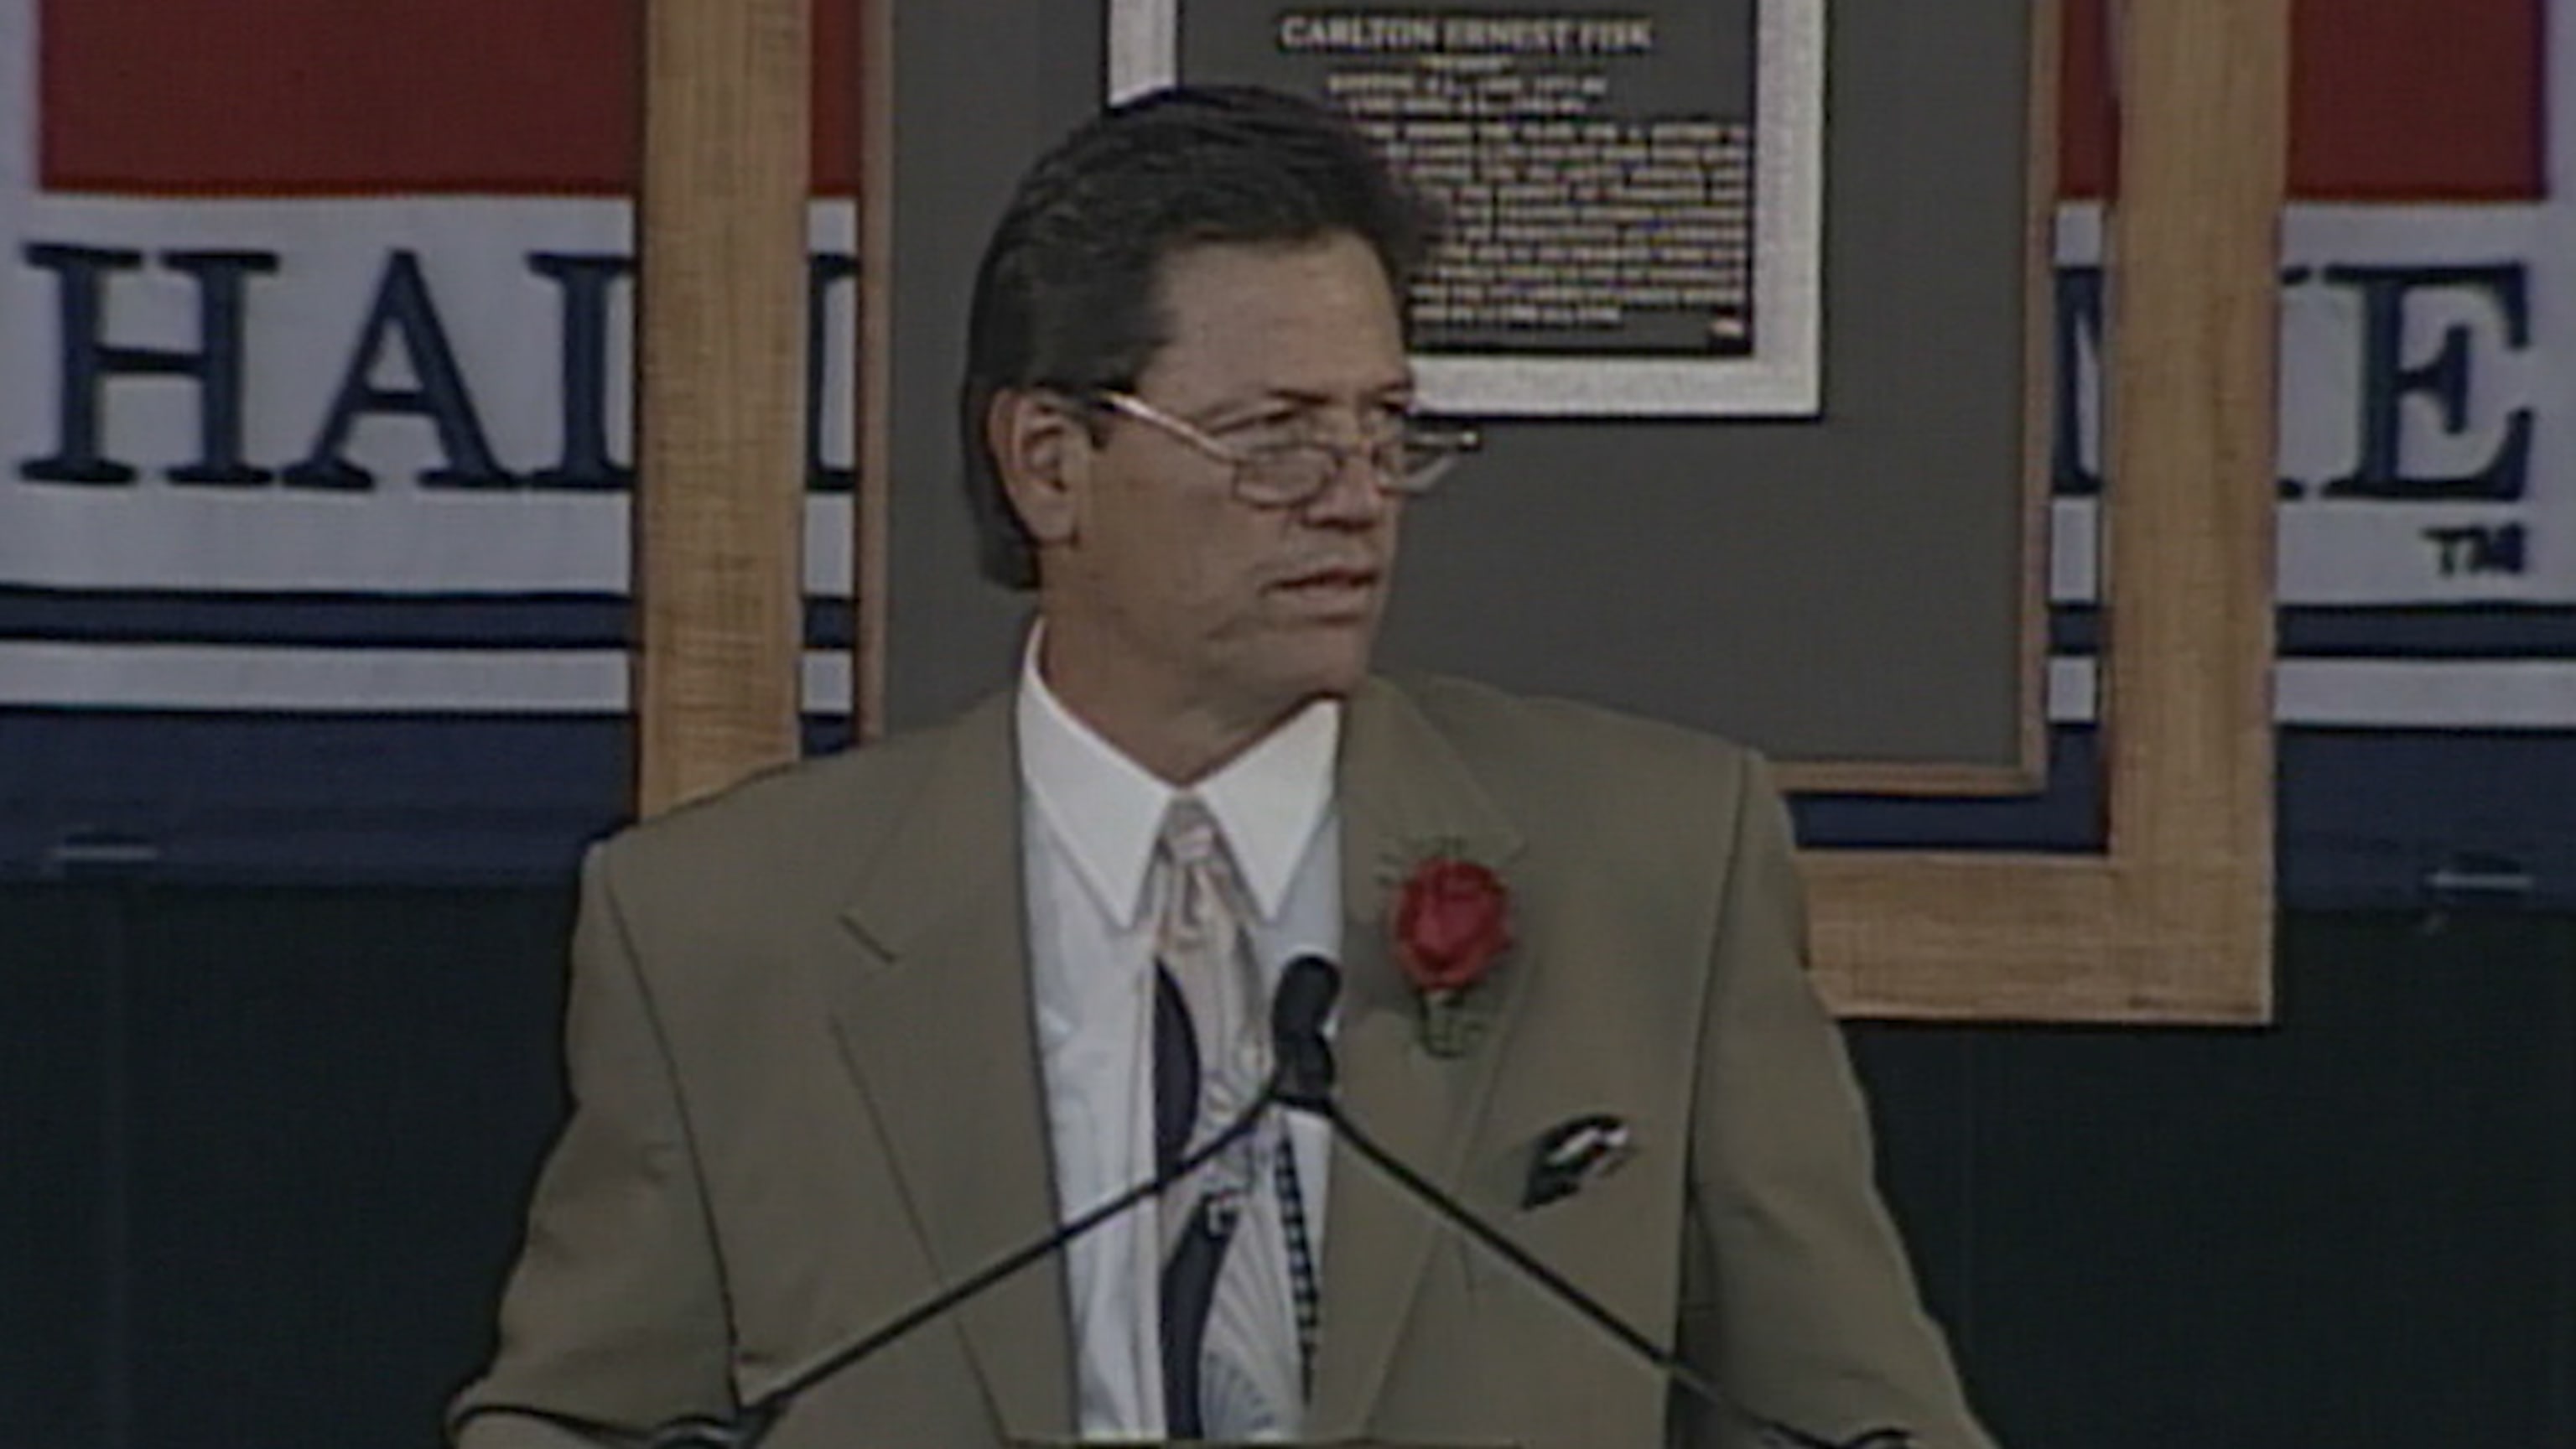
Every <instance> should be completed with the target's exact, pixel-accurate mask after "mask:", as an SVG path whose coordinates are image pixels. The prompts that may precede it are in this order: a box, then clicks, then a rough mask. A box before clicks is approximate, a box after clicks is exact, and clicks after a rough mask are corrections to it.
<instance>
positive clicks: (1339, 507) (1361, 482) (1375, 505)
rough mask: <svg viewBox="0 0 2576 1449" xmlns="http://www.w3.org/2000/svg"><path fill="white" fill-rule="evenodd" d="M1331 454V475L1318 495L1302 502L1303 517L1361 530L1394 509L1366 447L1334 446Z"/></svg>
mask: <svg viewBox="0 0 2576 1449" xmlns="http://www.w3.org/2000/svg"><path fill="white" fill-rule="evenodd" d="M1332 453H1333V475H1332V477H1331V478H1329V479H1327V480H1326V481H1325V483H1324V489H1323V491H1322V492H1320V493H1318V494H1316V495H1315V496H1314V497H1313V498H1310V499H1308V500H1307V501H1306V508H1305V514H1306V517H1307V518H1308V519H1310V520H1312V521H1314V522H1316V523H1338V524H1344V525H1353V526H1361V527H1365V526H1366V525H1369V524H1372V523H1375V522H1377V521H1378V520H1379V519H1381V518H1383V517H1385V516H1386V514H1387V513H1388V511H1389V510H1391V509H1393V508H1394V507H1395V506H1396V498H1397V496H1398V495H1397V494H1396V492H1395V490H1394V489H1393V488H1392V487H1390V486H1389V480H1388V479H1387V478H1386V476H1385V470H1384V469H1382V468H1380V467H1379V466H1378V464H1377V462H1376V461H1375V459H1374V457H1373V456H1372V450H1371V449H1370V448H1369V447H1368V445H1366V444H1364V443H1361V444H1348V443H1343V444H1335V445H1333V449H1332Z"/></svg>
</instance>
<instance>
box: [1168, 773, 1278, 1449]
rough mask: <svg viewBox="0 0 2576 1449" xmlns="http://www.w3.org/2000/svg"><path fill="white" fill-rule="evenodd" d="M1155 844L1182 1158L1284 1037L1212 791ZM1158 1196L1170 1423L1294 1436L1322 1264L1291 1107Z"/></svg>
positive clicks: (1173, 1132)
mask: <svg viewBox="0 0 2576 1449" xmlns="http://www.w3.org/2000/svg"><path fill="white" fill-rule="evenodd" d="M1156 859H1157V863H1158V865H1159V867H1160V870H1161V884H1162V900H1161V906H1160V914H1159V916H1158V919H1157V922H1156V930H1155V940H1154V965H1155V975H1154V1148H1155V1163H1156V1166H1157V1168H1158V1169H1166V1170H1167V1169H1168V1168H1169V1167H1170V1165H1171V1164H1173V1163H1175V1162H1177V1161H1179V1160H1180V1159H1181V1157H1182V1156H1184V1155H1185V1154H1186V1153H1187V1152H1188V1151H1189V1150H1190V1149H1191V1148H1193V1147H1196V1146H1198V1145H1199V1144H1201V1143H1204V1142H1206V1141H1208V1140H1209V1139H1210V1138H1212V1137H1214V1136H1216V1135H1217V1134H1218V1133H1219V1132H1222V1131H1223V1130H1224V1129H1225V1127H1226V1125H1227V1124H1228V1123H1230V1122H1232V1121H1233V1120H1234V1119H1235V1117H1236V1116H1238V1115H1239V1114H1240V1113H1241V1112H1242V1111H1243V1109H1244V1108H1245V1107H1246V1106H1248V1105H1250V1104H1251V1102H1252V1101H1253V1099H1254V1098H1256V1097H1258V1096H1259V1095H1260V1093H1261V1089H1262V1085H1263V1084H1264V1083H1265V1082H1266V1081H1267V1080H1268V1078H1269V1072H1270V1049H1269V1031H1268V1024H1267V1021H1266V1020H1265V1018H1266V1016H1267V1013H1266V1012H1265V1011H1264V1010H1263V1009H1262V992H1261V983H1260V978H1259V975H1258V971H1257V968H1256V967H1255V964H1254V962H1253V957H1252V952H1251V950H1250V946H1249V943H1248V942H1247V940H1246V939H1245V937H1244V932H1243V916H1244V911H1245V909H1246V905H1245V900H1244V893H1243V887H1242V883H1241V881H1240V879H1239V878H1238V877H1237V876H1236V874H1235V870H1234V866H1233V863H1232V861H1231V860H1230V859H1229V858H1228V857H1227V855H1226V852H1225V845H1224V842H1223V840H1222V839H1221V838H1220V837H1219V835H1218V833H1217V828H1216V821H1215V820H1214V819H1213V818H1212V817H1210V816H1209V814H1208V813H1207V809H1206V807H1205V806H1203V805H1201V804H1200V803H1199V802H1198V801H1196V800H1193V799H1190V798H1189V797H1187V796H1184V797H1181V798H1179V799H1177V800H1175V801H1173V803H1172V807H1171V810H1170V813H1169V814H1167V815H1166V816H1165V817H1164V821H1163V833H1162V838H1161V840H1160V841H1159V842H1158V844H1157V857H1156ZM1159 1209H1160V1211H1159V1216H1160V1219H1161V1230H1162V1232H1161V1236H1162V1250H1163V1255H1162V1264H1163V1268H1162V1295H1161V1296H1162V1339H1163V1406H1164V1417H1165V1430H1166V1433H1167V1434H1168V1435H1169V1436H1170V1437H1172V1438H1176V1439H1200V1438H1214V1439H1262V1438H1285V1437H1292V1436H1294V1435H1295V1434H1296V1433H1297V1431H1298V1427H1299V1425H1300V1423H1301V1422H1302V1420H1303V1418H1304V1406H1305V1399H1306V1387H1307V1379H1308V1375H1309V1373H1310V1371H1311V1368H1312V1361H1313V1352H1314V1335H1315V1295H1314V1291H1313V1285H1314V1274H1313V1271H1312V1261H1313V1260H1312V1256H1311V1253H1310V1252H1309V1250H1308V1245H1307V1241H1306V1227H1305V1218H1304V1204H1303V1201H1302V1199H1300V1198H1299V1196H1298V1190H1297V1169H1296V1163H1295V1160H1294V1158H1293V1156H1292V1154H1291V1153H1290V1152H1289V1150H1288V1139H1287V1134H1286V1132H1285V1130H1284V1129H1283V1128H1282V1127H1281V1125H1280V1123H1279V1121H1278V1116H1277V1114H1275V1113H1274V1114H1273V1115H1272V1117H1271V1119H1270V1120H1268V1121H1266V1122H1264V1123H1263V1124H1262V1126H1261V1127H1260V1128H1258V1129H1257V1130H1255V1131H1254V1132H1253V1133H1252V1134H1251V1135H1250V1136H1248V1137H1246V1138H1245V1139H1244V1140H1242V1141H1241V1142H1238V1143H1236V1144H1235V1145H1234V1146H1233V1147H1232V1148H1229V1149H1228V1150H1227V1151H1225V1152H1223V1153H1221V1154H1219V1155H1218V1156H1217V1157H1216V1158H1214V1159H1213V1160H1211V1161H1209V1162H1208V1163H1206V1164H1204V1165H1203V1166H1201V1167H1200V1168H1199V1169H1198V1170H1197V1171H1195V1172H1193V1173H1191V1174H1190V1175H1189V1176H1188V1177H1187V1178H1184V1179H1183V1180H1182V1181H1181V1182H1179V1183H1177V1184H1175V1185H1174V1186H1173V1187H1172V1188H1171V1189H1170V1190H1169V1191H1167V1192H1165V1193H1164V1195H1163V1197H1162V1200H1161V1202H1160V1204H1159Z"/></svg>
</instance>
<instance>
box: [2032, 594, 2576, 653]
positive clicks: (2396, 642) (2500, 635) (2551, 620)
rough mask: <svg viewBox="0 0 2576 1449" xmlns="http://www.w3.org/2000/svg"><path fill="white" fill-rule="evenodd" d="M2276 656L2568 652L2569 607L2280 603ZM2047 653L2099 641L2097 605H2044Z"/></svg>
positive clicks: (2574, 643)
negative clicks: (2384, 606) (2046, 607)
mask: <svg viewBox="0 0 2576 1449" xmlns="http://www.w3.org/2000/svg"><path fill="white" fill-rule="evenodd" d="M2277 623H2278V627H2279V630H2280V633H2279V648H2280V652H2281V654H2282V656H2283V657H2285V658H2297V659H2576V607H2571V606H2568V605H2563V604H2458V605H2445V606H2438V607H2436V606H2413V607H2407V608H2390V609H2379V608H2318V607H2304V606H2303V607H2296V608H2287V609H2283V610H2281V611H2280V612H2279V614H2278V615H2277ZM2048 647H2049V651H2050V652H2051V653H2054V654H2079V655H2080V654H2093V653H2096V652H2098V651H2099V650H2100V649H2101V647H2102V610H2101V608H2100V606H2098V605H2094V604H2060V605H2058V606H2056V607H2055V608H2054V609H2052V610H2050V611H2049V621H2048Z"/></svg>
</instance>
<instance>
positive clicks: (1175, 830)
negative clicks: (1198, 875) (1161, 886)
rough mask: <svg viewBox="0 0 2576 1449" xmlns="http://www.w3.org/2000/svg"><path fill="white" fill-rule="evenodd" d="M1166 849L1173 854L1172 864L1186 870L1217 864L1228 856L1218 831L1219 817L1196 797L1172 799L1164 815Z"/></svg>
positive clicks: (1182, 796) (1164, 847) (1163, 837)
mask: <svg viewBox="0 0 2576 1449" xmlns="http://www.w3.org/2000/svg"><path fill="white" fill-rule="evenodd" d="M1162 843H1163V849H1165V850H1166V851H1169V852H1170V853H1171V857H1172V863H1173V864H1174V865H1177V866H1180V867H1182V868H1184V869H1187V868H1190V867H1193V866H1205V865H1211V864H1214V863H1215V862H1216V861H1217V859H1218V857H1220V856H1221V855H1222V854H1223V853H1224V837H1223V836H1222V835H1220V834H1219V833H1218V831H1217V828H1216V817H1215V816H1213V815H1210V814H1209V813H1208V808H1207V806H1206V805H1204V804H1202V803H1201V802H1200V801H1199V800H1198V799H1197V798H1196V797H1195V796H1190V795H1180V796H1176V797H1174V798H1173V800H1172V805H1171V808H1170V809H1169V810H1167V811H1165V812H1164V814H1163V836H1162Z"/></svg>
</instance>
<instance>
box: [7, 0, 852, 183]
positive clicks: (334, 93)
mask: <svg viewBox="0 0 2576 1449" xmlns="http://www.w3.org/2000/svg"><path fill="white" fill-rule="evenodd" d="M859 3H862V0H817V3H816V7H815V8H816V17H815V30H816V34H815V40H816V53H817V67H816V68H817V75H816V81H817V86H818V89H817V92H816V96H817V102H816V105H815V108H814V110H815V115H814V121H815V131H816V136H815V143H816V144H815V170H816V174H817V177H818V179H819V182H820V184H821V185H823V186H824V187H826V188H828V189H831V190H836V191H847V190H849V189H851V188H852V186H853V185H854V182H855V179H856V176H857V172H858V166H857V157H858V146H857V140H858V136H857V117H858V112H857V109H856V105H855V100H856V77H857V75H858V69H857V65H856V58H857V38H858V26H857V24H856V15H855V11H856V6H857V5H858V4H859ZM640 14H641V10H640V7H638V6H637V5H636V4H635V3H634V0H368V3H364V4H360V3H355V0H45V3H44V5H43V8H42V11H41V14H40V18H39V21H38V26H39V35H40V43H41V45H42V48H43V52H44V54H43V63H42V71H41V75H42V78H41V80H40V82H39V86H40V94H41V98H42V99H41V104H42V106H43V116H42V120H41V123H40V125H41V133H40V139H41V146H42V150H41V158H42V159H41V167H42V175H43V178H44V180H43V184H44V185H45V186H46V188H47V189H50V190H67V191H111V192H148V193H181V194H195V195H205V194H258V195H278V194H301V195H311V194H317V193H368V192H459V191H476V192H579V193H594V194H596V193H615V192H623V191H627V190H630V189H632V185H633V177H634V174H635V170H636V155H635V148H636V107H637V99H636V95H637V69H638V51H639V46H640V41H641V36H640V34H639V30H638V17H639V16H640Z"/></svg>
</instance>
